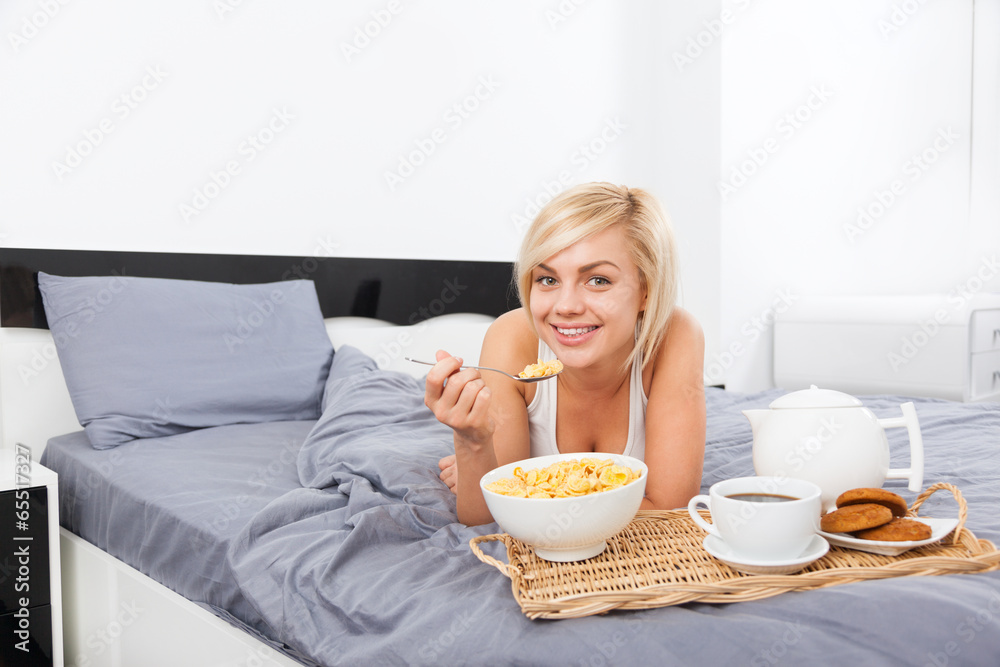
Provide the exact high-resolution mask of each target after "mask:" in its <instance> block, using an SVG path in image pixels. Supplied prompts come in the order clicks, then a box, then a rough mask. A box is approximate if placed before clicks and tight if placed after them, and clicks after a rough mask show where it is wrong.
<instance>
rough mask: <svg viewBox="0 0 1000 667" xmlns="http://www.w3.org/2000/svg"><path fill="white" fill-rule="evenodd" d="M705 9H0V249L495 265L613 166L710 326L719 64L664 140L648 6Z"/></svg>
mask: <svg viewBox="0 0 1000 667" xmlns="http://www.w3.org/2000/svg"><path fill="white" fill-rule="evenodd" d="M713 4H715V5H717V4H718V0H715V2H714V3H713V2H708V3H685V4H684V6H678V7H676V8H671V9H670V10H665V9H663V8H661V7H660V4H659V3H656V2H654V1H653V0H635V1H632V2H624V3H617V2H598V1H594V2H583V0H575V1H570V0H552V1H551V2H544V3H539V2H532V1H530V0H518V1H515V2H506V3H502V4H498V3H492V2H464V1H458V0H449V1H440V2H433V3H429V2H422V3H416V2H410V1H408V0H391V1H390V0H372V1H365V2H325V1H322V0H308V1H306V2H299V3H279V2H274V1H273V0H272V1H268V0H242V1H241V0H178V1H176V2H169V3H153V4H150V3H130V2H124V1H122V0H118V1H116V0H94V1H92V2H87V3H72V2H71V3H67V4H65V5H61V4H59V3H58V2H56V1H55V0H51V1H50V0H45V1H44V2H43V1H42V0H10V1H8V2H4V3H0V24H2V25H3V26H4V28H5V35H4V37H5V39H4V43H3V44H2V45H0V90H2V91H3V94H2V96H0V127H2V128H4V130H3V132H2V133H0V215H2V218H0V234H2V237H0V242H3V243H5V244H7V245H11V246H18V247H63V248H80V249H101V248H103V249H130V250H162V251H186V252H227V253H250V254H323V255H337V256H355V257H358V256H372V257H415V258H444V259H453V258H463V259H482V260H501V261H507V260H511V259H513V256H514V253H515V250H516V247H517V244H518V242H519V239H520V236H521V230H522V228H523V225H524V224H526V222H527V221H528V220H530V218H531V217H532V215H533V213H534V211H536V210H537V203H544V202H545V201H546V200H547V199H548V198H550V197H551V194H550V193H554V192H555V191H557V190H560V189H563V188H565V187H566V186H567V185H570V184H575V183H579V182H584V181H590V180H609V181H614V182H619V183H627V184H630V185H636V186H640V187H645V188H647V189H650V190H652V191H653V192H654V193H655V194H657V195H658V196H660V197H661V198H662V199H663V200H664V202H665V204H666V205H667V207H668V209H670V210H671V212H672V213H673V217H674V220H675V225H676V226H677V228H678V234H679V237H680V238H681V239H682V241H683V244H684V250H685V251H687V252H688V256H687V257H686V260H687V261H686V263H685V272H684V273H685V275H684V283H685V285H695V286H696V287H694V288H691V289H688V290H686V291H685V293H684V297H685V305H687V306H688V307H689V308H691V309H692V310H694V311H695V312H696V313H697V314H698V315H699V316H702V313H704V316H703V319H705V320H707V321H706V329H707V330H708V332H709V336H710V338H711V339H713V340H714V338H715V336H716V331H717V330H718V256H719V250H718V243H717V230H718V215H717V207H716V213H715V214H714V218H713V217H712V215H711V214H710V215H708V216H706V215H705V212H704V210H703V204H704V200H705V198H706V193H709V194H710V192H711V190H710V188H711V183H712V182H713V179H714V174H715V172H716V171H717V155H716V156H714V158H713V159H709V160H707V161H706V160H705V159H704V157H702V158H699V161H700V164H699V165H698V168H699V169H700V170H701V173H700V174H699V173H698V171H697V170H692V169H690V165H689V160H688V158H687V156H688V155H689V153H690V152H691V151H692V150H697V149H699V148H702V147H705V146H710V145H711V142H712V141H713V139H714V138H715V137H717V116H715V115H714V114H713V116H714V120H713V117H711V116H710V117H709V118H708V120H707V122H699V121H698V118H697V114H698V111H697V110H698V109H699V108H702V107H705V106H708V107H711V108H712V109H717V99H718V93H717V90H718V88H717V80H718V70H717V65H716V69H715V71H714V72H712V71H711V70H709V77H714V79H711V78H710V79H708V80H709V81H710V83H709V85H708V86H707V91H708V96H709V97H708V100H707V103H701V102H699V101H698V100H691V99H685V100H684V104H685V106H687V107H688V108H689V111H688V113H687V115H686V116H685V117H684V118H683V120H684V122H685V123H688V124H687V126H686V127H684V128H683V131H679V129H680V128H679V126H677V127H673V128H668V129H667V131H666V132H663V125H662V116H664V115H666V116H670V115H671V114H673V113H674V110H673V105H674V103H675V101H676V100H675V98H676V95H674V94H673V93H672V92H671V91H666V92H665V91H664V87H663V86H662V85H661V84H660V83H659V82H658V80H657V73H658V71H659V65H658V63H657V62H656V61H655V60H654V59H652V58H651V57H650V56H651V54H653V53H654V52H656V51H657V49H662V47H661V46H660V44H661V43H662V31H661V30H660V29H659V26H658V25H657V23H656V22H654V21H652V20H650V19H651V18H653V17H655V18H657V20H658V21H664V20H666V23H667V24H668V27H672V26H675V25H676V26H677V27H678V29H680V28H683V27H685V26H693V27H697V26H698V22H699V21H700V20H701V15H702V13H703V11H704V8H705V7H706V6H707V7H709V8H711V6H712V5H713ZM46 8H48V9H47V10H46ZM715 11H716V12H717V9H716V10H715ZM664 15H666V16H664ZM366 32H367V33H368V34H367V35H366V34H365V33H366ZM702 78H703V79H704V76H703V77H702ZM671 85H672V84H671ZM686 85H687V88H685V89H683V90H680V92H681V93H683V94H684V95H685V96H686V95H687V93H688V92H689V91H690V90H691V89H692V88H691V85H690V80H689V81H688V82H687V84H686ZM704 87H705V86H703V88H704ZM699 94H702V93H701V92H699ZM122 96H124V99H122ZM664 102H667V104H668V107H667V109H666V113H665V114H661V109H660V108H659V107H658V106H657V105H660V104H663V103H664ZM456 105H457V106H456ZM692 119H693V121H694V123H693V124H690V122H691V121H692ZM254 137H256V139H257V141H258V143H259V145H260V148H259V149H258V148H257V147H255V146H254V145H253V143H252V140H253V138H254ZM73 151H75V152H77V153H80V154H83V153H86V154H85V155H82V156H81V157H79V158H78V157H74V156H73V155H71V154H70V153H71V152H73ZM401 160H404V161H411V162H419V164H418V165H417V166H415V167H414V168H413V170H412V172H410V171H409V170H408V169H407V168H406V167H401ZM56 163H60V164H62V165H65V166H57V164H56ZM227 167H228V168H229V171H230V172H231V173H226V171H227ZM393 172H395V177H392V176H388V177H387V174H391V173H393ZM536 202H537V203H536Z"/></svg>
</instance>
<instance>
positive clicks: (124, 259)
mask: <svg viewBox="0 0 1000 667" xmlns="http://www.w3.org/2000/svg"><path fill="white" fill-rule="evenodd" d="M39 271H43V272H45V273H51V274H53V275H60V276H102V275H107V276H110V275H124V276H137V277H150V278H181V279H187V280H206V281H211V282H228V283H241V284H248V283H267V282H275V281H280V280H296V279H299V278H305V279H308V280H312V281H313V282H315V284H316V292H317V293H318V295H319V301H320V307H321V308H322V310H323V316H324V317H340V316H346V315H354V316H359V317H377V318H379V319H383V320H387V321H390V322H394V323H396V324H414V323H416V322H419V321H421V320H424V319H427V318H428V317H433V316H437V315H444V314H447V313H461V312H466V313H484V314H486V315H493V316H497V315H500V314H502V313H504V312H506V311H508V310H510V309H512V308H516V307H517V305H518V304H517V297H516V295H515V293H514V290H513V287H512V283H511V265H510V264H509V263H507V262H477V261H451V260H421V259H377V258H355V257H290V256H289V257H285V256H270V255H207V254H195V253H160V252H124V251H104V250H41V249H33V248H0V326H13V327H36V328H43V329H44V328H47V323H46V321H45V311H44V309H43V307H42V300H41V295H40V294H39V292H38V277H37V275H38V272H39Z"/></svg>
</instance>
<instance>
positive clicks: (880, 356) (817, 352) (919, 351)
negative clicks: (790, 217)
mask: <svg viewBox="0 0 1000 667" xmlns="http://www.w3.org/2000/svg"><path fill="white" fill-rule="evenodd" d="M774 383H775V385H776V386H778V387H782V388H784V389H789V390H791V389H800V388H805V387H808V386H809V385H811V384H815V385H817V386H820V387H823V388H829V389H838V390H840V391H845V392H848V393H854V394H904V395H913V396H932V397H939V398H947V399H951V400H956V401H1000V294H977V295H969V296H968V297H965V296H962V295H958V294H951V295H932V296H871V297H863V296H851V297H800V298H799V299H798V300H797V301H796V303H795V304H794V305H793V306H792V307H791V308H789V309H788V310H787V311H786V312H784V313H781V314H779V315H777V317H776V320H775V324H774Z"/></svg>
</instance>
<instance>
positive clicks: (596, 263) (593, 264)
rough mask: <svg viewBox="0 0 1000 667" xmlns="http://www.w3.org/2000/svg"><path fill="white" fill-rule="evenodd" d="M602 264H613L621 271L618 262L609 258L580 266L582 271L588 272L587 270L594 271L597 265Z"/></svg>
mask: <svg viewBox="0 0 1000 667" xmlns="http://www.w3.org/2000/svg"><path fill="white" fill-rule="evenodd" d="M602 264H610V265H611V266H613V267H615V268H616V269H618V270H619V271H621V268H619V266H618V265H617V264H615V263H614V262H612V261H611V260H609V259H601V260H598V261H596V262H591V263H590V264H586V265H584V266H581V267H580V273H586V272H587V271H592V270H594V269H596V268H597V267H599V266H601V265H602Z"/></svg>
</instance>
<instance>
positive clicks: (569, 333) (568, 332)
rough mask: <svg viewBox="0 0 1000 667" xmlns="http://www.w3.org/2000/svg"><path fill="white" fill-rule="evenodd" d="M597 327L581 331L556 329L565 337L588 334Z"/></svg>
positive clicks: (581, 329)
mask: <svg viewBox="0 0 1000 667" xmlns="http://www.w3.org/2000/svg"><path fill="white" fill-rule="evenodd" d="M596 328H597V327H582V328H579V329H560V328H559V327H556V331H558V332H559V333H561V334H562V335H563V336H579V335H580V334H585V333H587V332H590V331H593V330H594V329H596Z"/></svg>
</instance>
